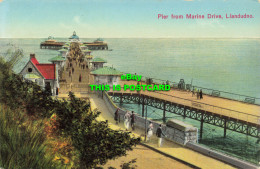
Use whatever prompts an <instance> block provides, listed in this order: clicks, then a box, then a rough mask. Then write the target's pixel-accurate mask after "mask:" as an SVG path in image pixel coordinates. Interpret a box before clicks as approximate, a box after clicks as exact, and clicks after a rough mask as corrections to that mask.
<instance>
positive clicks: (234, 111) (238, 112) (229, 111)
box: [110, 91, 260, 125]
mask: <svg viewBox="0 0 260 169" xmlns="http://www.w3.org/2000/svg"><path fill="white" fill-rule="evenodd" d="M110 93H122V94H124V93H123V92H120V91H111V92H110ZM154 93H157V94H160V95H165V96H169V97H172V98H176V99H181V100H185V101H188V102H190V103H197V104H200V105H204V106H205V107H206V106H207V107H208V109H211V108H216V109H220V110H224V111H227V116H229V117H234V118H235V115H236V114H238V117H239V114H240V115H245V116H247V120H246V119H244V121H248V117H251V118H253V119H254V120H253V119H252V120H251V121H254V123H255V124H258V123H259V119H260V116H257V115H253V114H248V113H245V112H240V111H237V110H232V109H228V108H224V107H219V106H215V105H210V104H206V103H201V102H198V101H194V100H190V99H184V98H181V97H177V96H172V95H168V94H164V93H159V92H157V91H154ZM126 94H139V95H144V96H147V97H154V96H149V95H147V94H144V93H137V92H134V93H133V92H132V93H126ZM154 98H156V97H154ZM158 99H160V98H158ZM164 100H165V101H168V100H166V99H164ZM168 102H170V101H168ZM184 106H185V105H184ZM205 111H207V110H205ZM212 113H214V111H213V112H212ZM231 113H235V114H234V115H233V116H231ZM220 115H221V114H220ZM223 115H224V114H223ZM237 119H239V118H237ZM258 125H259V124H258Z"/></svg>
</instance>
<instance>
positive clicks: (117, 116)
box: [114, 108, 119, 124]
mask: <svg viewBox="0 0 260 169" xmlns="http://www.w3.org/2000/svg"><path fill="white" fill-rule="evenodd" d="M118 111H119V108H117V109H116V112H115V117H114V119H115V121H116V124H118V119H119V114H118Z"/></svg>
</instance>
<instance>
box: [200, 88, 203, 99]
mask: <svg viewBox="0 0 260 169" xmlns="http://www.w3.org/2000/svg"><path fill="white" fill-rule="evenodd" d="M200 99H203V94H202V89H200Z"/></svg>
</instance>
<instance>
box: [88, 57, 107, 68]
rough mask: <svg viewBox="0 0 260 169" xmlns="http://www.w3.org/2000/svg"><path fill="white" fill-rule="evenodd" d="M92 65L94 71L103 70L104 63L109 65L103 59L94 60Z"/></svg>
mask: <svg viewBox="0 0 260 169" xmlns="http://www.w3.org/2000/svg"><path fill="white" fill-rule="evenodd" d="M90 63H91V64H92V70H96V69H99V68H103V66H104V63H107V61H106V60H104V59H102V58H94V59H93V60H92V61H90Z"/></svg>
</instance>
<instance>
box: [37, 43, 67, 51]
mask: <svg viewBox="0 0 260 169" xmlns="http://www.w3.org/2000/svg"><path fill="white" fill-rule="evenodd" d="M64 44H65V42H47V41H45V42H42V43H41V44H40V48H41V49H54V50H59V49H61V48H62V46H63V45H64Z"/></svg>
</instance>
